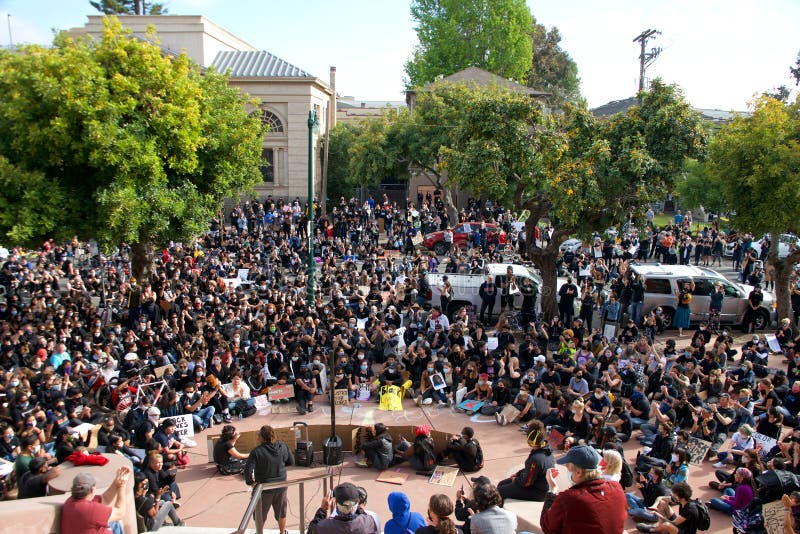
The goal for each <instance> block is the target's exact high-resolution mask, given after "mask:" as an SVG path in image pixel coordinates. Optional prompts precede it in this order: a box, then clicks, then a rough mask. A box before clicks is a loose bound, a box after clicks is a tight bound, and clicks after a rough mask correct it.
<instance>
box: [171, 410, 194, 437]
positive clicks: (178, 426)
mask: <svg viewBox="0 0 800 534" xmlns="http://www.w3.org/2000/svg"><path fill="white" fill-rule="evenodd" d="M169 419H172V420H173V421H175V433H176V434H177V435H178V437H179V438H190V437H192V436H194V421H193V420H192V414H185V415H176V416H175V417H170V418H169Z"/></svg>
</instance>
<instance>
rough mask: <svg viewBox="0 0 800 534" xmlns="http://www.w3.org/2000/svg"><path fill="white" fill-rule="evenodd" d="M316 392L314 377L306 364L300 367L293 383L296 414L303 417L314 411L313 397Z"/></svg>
mask: <svg viewBox="0 0 800 534" xmlns="http://www.w3.org/2000/svg"><path fill="white" fill-rule="evenodd" d="M316 392H317V388H316V385H315V383H314V377H313V376H312V375H311V370H310V369H309V368H308V364H307V363H303V364H301V365H300V370H299V372H298V374H297V376H296V378H295V381H294V396H295V399H296V400H297V413H299V414H300V415H305V414H306V413H307V412H313V411H314V395H315V394H316Z"/></svg>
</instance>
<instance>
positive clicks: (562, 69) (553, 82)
mask: <svg viewBox="0 0 800 534" xmlns="http://www.w3.org/2000/svg"><path fill="white" fill-rule="evenodd" d="M530 38H531V46H532V51H533V60H532V63H531V68H530V71H529V72H528V77H527V85H528V87H532V88H534V89H537V90H539V91H547V92H549V93H552V97H550V99H549V101H550V103H551V104H553V105H555V106H561V105H563V104H564V103H565V102H572V103H577V102H578V100H580V98H581V93H580V84H581V81H580V78H578V65H577V64H576V63H575V62H574V61H573V60H572V58H571V57H570V55H569V54H568V53H567V52H566V51H565V50H563V49H562V48H561V45H560V44H559V43H560V42H561V33H560V32H559V31H558V28H556V27H555V26H554V27H552V28H550V29H549V30H548V29H547V28H546V27H545V26H544V25H542V24H539V23H538V22H536V20H535V19H534V20H533V23H532V25H531V36H530Z"/></svg>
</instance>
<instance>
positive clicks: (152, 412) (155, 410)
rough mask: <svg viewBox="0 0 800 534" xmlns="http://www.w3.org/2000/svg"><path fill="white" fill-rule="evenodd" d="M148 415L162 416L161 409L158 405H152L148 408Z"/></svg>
mask: <svg viewBox="0 0 800 534" xmlns="http://www.w3.org/2000/svg"><path fill="white" fill-rule="evenodd" d="M147 415H151V416H154V417H159V416H161V410H159V409H158V408H157V407H156V406H151V407H150V408H148V409H147Z"/></svg>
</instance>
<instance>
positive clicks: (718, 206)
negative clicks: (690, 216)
mask: <svg viewBox="0 0 800 534" xmlns="http://www.w3.org/2000/svg"><path fill="white" fill-rule="evenodd" d="M675 191H676V193H677V195H678V198H680V202H681V205H682V206H685V207H687V208H699V207H701V206H702V207H703V208H704V209H705V210H706V211H712V212H715V213H720V212H722V211H724V210H725V208H726V204H725V199H724V198H723V197H722V194H721V193H720V190H719V185H718V184H717V183H716V181H715V180H712V179H711V177H710V176H709V175H708V170H707V169H706V164H705V162H702V161H697V160H696V159H690V160H688V161H687V162H686V172H685V173H684V174H683V176H681V177H680V178H678V180H677V183H676V186H675Z"/></svg>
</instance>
